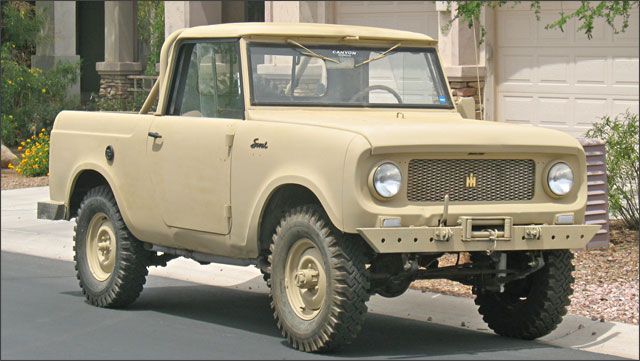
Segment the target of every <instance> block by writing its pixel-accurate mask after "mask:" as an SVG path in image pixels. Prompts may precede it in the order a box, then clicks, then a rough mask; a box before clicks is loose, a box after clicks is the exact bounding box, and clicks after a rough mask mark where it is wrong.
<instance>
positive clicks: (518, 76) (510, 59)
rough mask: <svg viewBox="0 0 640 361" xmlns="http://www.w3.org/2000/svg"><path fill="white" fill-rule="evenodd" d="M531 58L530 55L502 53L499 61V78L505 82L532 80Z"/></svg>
mask: <svg viewBox="0 0 640 361" xmlns="http://www.w3.org/2000/svg"><path fill="white" fill-rule="evenodd" d="M533 60H534V59H533V58H532V57H530V56H518V55H504V56H502V57H501V59H500V62H501V64H503V66H502V68H501V74H500V75H501V78H502V79H503V80H504V82H506V83H526V84H530V83H531V82H532V78H531V76H532V72H531V69H532V68H533Z"/></svg>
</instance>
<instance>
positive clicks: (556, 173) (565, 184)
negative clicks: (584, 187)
mask: <svg viewBox="0 0 640 361" xmlns="http://www.w3.org/2000/svg"><path fill="white" fill-rule="evenodd" d="M547 182H548V184H549V189H550V190H551V191H552V192H553V193H554V194H555V195H558V196H563V195H565V194H567V193H569V191H571V188H572V187H573V171H572V170H571V167H569V165H568V164H567V163H564V162H558V163H556V164H554V165H553V167H551V169H549V174H548V175H547Z"/></svg>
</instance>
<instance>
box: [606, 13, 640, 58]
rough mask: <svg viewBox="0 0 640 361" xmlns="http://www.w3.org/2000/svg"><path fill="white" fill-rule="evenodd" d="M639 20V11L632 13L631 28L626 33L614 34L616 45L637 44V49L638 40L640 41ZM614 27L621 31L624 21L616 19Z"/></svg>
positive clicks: (630, 18)
mask: <svg viewBox="0 0 640 361" xmlns="http://www.w3.org/2000/svg"><path fill="white" fill-rule="evenodd" d="M638 19H639V15H638V11H634V12H632V13H631V16H630V17H629V27H628V28H627V30H626V31H625V32H624V33H619V34H614V35H613V41H614V42H615V43H625V44H635V46H636V49H637V46H638V40H639V39H640V37H639V36H638V27H639V26H640V21H638ZM614 25H615V26H616V28H617V29H621V28H622V19H621V18H616V20H615V21H614ZM612 31H613V30H612Z"/></svg>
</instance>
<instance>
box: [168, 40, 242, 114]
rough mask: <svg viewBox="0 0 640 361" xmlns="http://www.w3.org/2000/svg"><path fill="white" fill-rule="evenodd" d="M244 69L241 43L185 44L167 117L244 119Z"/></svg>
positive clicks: (177, 68) (173, 84) (226, 41)
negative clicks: (242, 66) (241, 62)
mask: <svg viewBox="0 0 640 361" xmlns="http://www.w3.org/2000/svg"><path fill="white" fill-rule="evenodd" d="M240 69H241V68H240V51H239V45H238V41H237V40H233V41H229V40H225V41H202V42H186V43H183V44H182V45H181V46H180V52H179V54H178V63H177V67H176V71H175V73H174V77H173V82H172V88H171V89H172V90H171V100H170V102H169V107H168V109H167V114H169V115H180V116H191V117H207V118H231V119H243V118H244V104H243V97H242V85H241V78H240Z"/></svg>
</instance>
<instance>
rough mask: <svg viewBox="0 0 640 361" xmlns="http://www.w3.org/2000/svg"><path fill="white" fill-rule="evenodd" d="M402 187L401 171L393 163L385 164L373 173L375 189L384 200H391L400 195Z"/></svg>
mask: <svg viewBox="0 0 640 361" xmlns="http://www.w3.org/2000/svg"><path fill="white" fill-rule="evenodd" d="M401 185H402V174H401V173H400V169H399V168H398V167H396V166H395V165H394V164H393V163H384V164H381V165H380V166H379V167H378V168H376V170H375V172H374V173H373V188H374V189H375V190H376V193H378V195H380V196H381V197H383V198H391V197H393V196H395V195H396V194H398V191H400V186H401Z"/></svg>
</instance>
